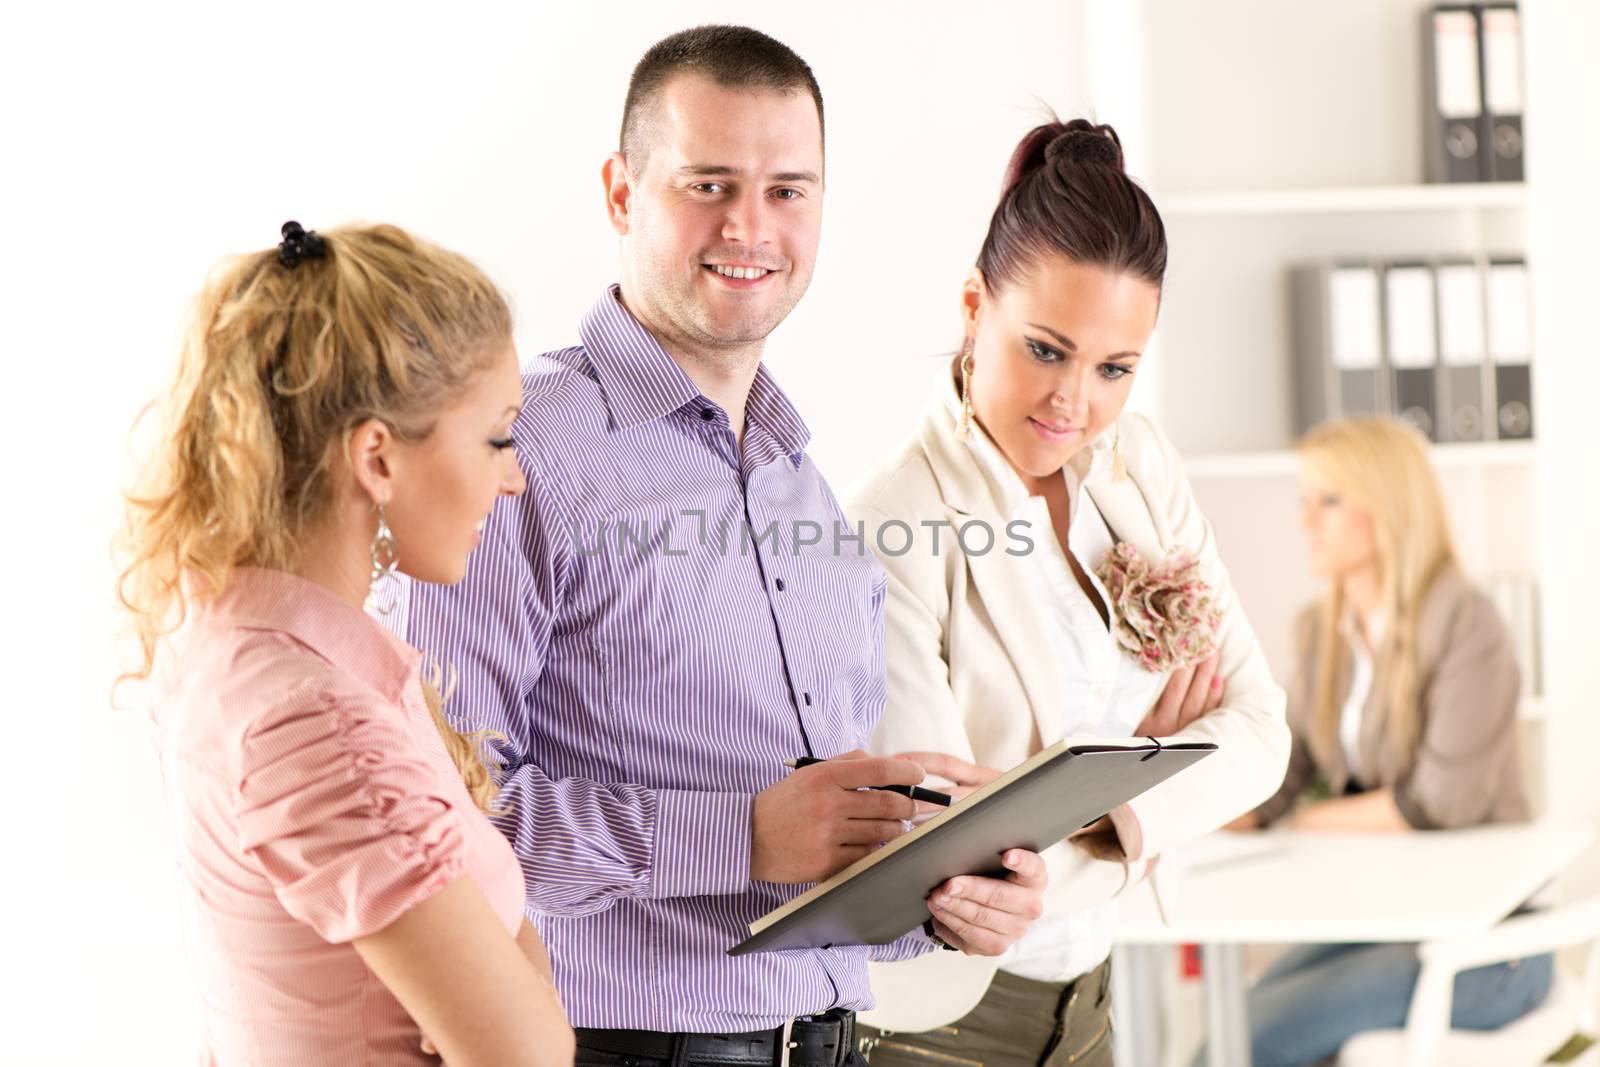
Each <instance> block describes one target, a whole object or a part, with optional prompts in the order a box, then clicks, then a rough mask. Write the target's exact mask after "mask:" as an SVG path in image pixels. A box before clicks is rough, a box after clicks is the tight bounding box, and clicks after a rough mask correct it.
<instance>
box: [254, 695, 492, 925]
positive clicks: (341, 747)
mask: <svg viewBox="0 0 1600 1067" xmlns="http://www.w3.org/2000/svg"><path fill="white" fill-rule="evenodd" d="M240 756H241V763H240V773H239V785H238V791H237V796H236V798H235V803H236V820H237V821H236V825H237V827H238V830H239V835H240V846H241V847H242V849H243V850H244V853H245V855H246V856H248V857H250V858H252V859H253V860H254V861H255V862H256V863H257V864H258V865H259V866H260V869H261V871H262V873H263V874H264V875H265V877H266V879H267V880H268V882H269V883H270V884H271V886H272V888H273V891H274V892H275V893H276V894H277V897H278V900H279V901H280V902H281V903H282V905H283V907H284V909H285V910H287V911H288V912H289V914H290V915H292V916H294V917H295V918H296V919H298V920H300V921H301V922H303V923H306V924H307V925H308V926H310V927H311V928H312V929H313V930H315V931H316V932H317V934H318V935H320V936H321V937H322V938H324V939H325V940H327V941H329V942H333V943H339V942H346V941H350V940H353V939H355V938H359V937H365V936H367V935H369V934H373V933H376V932H377V931H379V930H382V929H383V928H384V927H386V926H388V925H389V924H390V923H392V922H394V921H395V920H396V919H398V918H399V917H400V916H401V915H403V914H405V913H406V911H408V910H409V909H410V908H412V907H414V906H416V905H417V904H419V903H421V902H422V901H423V900H426V899H427V898H428V897H429V896H431V895H432V894H434V893H436V892H438V891H439V890H440V889H442V888H444V886H445V885H447V884H449V882H450V881H451V880H453V879H454V878H455V877H457V876H458V875H459V874H461V873H463V872H464V870H465V868H466V842H465V839H464V837H463V833H462V828H461V826H460V824H459V821H458V815H457V812H456V810H455V806H454V805H453V804H452V803H451V801H450V799H449V798H448V797H447V796H446V795H444V792H443V790H442V789H441V788H440V785H441V783H440V782H439V780H438V778H437V777H436V775H435V774H434V773H433V771H432V769H431V768H430V767H429V766H428V764H427V763H426V761H425V758H424V755H423V753H422V752H421V751H420V750H419V749H418V746H417V745H416V743H415V741H414V740H413V738H412V737H411V736H410V734H409V732H408V727H407V724H406V721H405V717H404V715H403V713H402V712H401V709H400V708H398V707H390V706H385V705H383V704H381V703H380V702H377V701H376V700H374V699H364V698H363V697H360V696H355V695H351V694H344V693H339V692H333V691H329V689H328V687H327V686H324V685H317V684H314V683H307V684H305V685H302V686H300V687H298V688H297V689H296V690H294V691H292V692H291V693H290V694H289V695H288V696H287V697H285V699H283V700H282V701H281V702H279V703H278V704H277V705H275V706H274V707H273V708H272V709H271V710H270V711H268V712H267V713H265V714H263V715H262V716H260V717H258V718H257V719H256V721H255V722H254V723H252V725H251V727H250V728H249V730H247V731H246V733H245V735H244V739H243V743H242V745H241V750H240Z"/></svg>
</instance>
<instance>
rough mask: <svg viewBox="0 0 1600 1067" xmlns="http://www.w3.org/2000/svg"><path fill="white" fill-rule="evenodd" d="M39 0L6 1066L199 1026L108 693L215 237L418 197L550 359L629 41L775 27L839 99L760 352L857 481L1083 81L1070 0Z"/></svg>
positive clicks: (25, 16)
mask: <svg viewBox="0 0 1600 1067" xmlns="http://www.w3.org/2000/svg"><path fill="white" fill-rule="evenodd" d="M19 6H20V5H10V6H8V11H7V14H5V15H4V16H0V19H3V20H4V23H5V24H4V25H0V92H3V94H4V99H5V101H6V105H5V110H4V114H3V116H0V123H3V124H4V125H3V127H0V136H3V140H0V144H3V145H4V146H5V148H4V151H5V156H6V162H5V164H4V165H3V166H0V184H3V186H4V189H5V193H6V195H5V199H4V203H5V204H6V209H7V215H6V219H5V223H4V226H3V228H0V281H3V282H4V283H5V284H4V289H3V291H4V292H5V294H6V298H5V305H4V307H5V311H4V322H5V324H6V326H7V327H8V328H7V330H6V332H5V340H6V344H5V349H6V357H7V358H6V359H5V363H4V366H5V383H6V386H7V387H8V388H7V389H6V390H5V393H4V394H3V397H4V400H3V403H4V405H5V417H4V419H0V434H3V439H0V447H3V450H4V451H3V455H4V456H5V460H4V462H5V483H4V484H5V488H6V490H7V494H6V519H7V521H6V522H5V524H4V530H5V533H4V535H3V536H4V537H5V545H6V549H7V557H8V558H9V559H10V561H11V562H12V572H11V574H9V575H8V579H9V580H8V581H7V582H6V587H7V591H8V592H10V594H11V595H10V598H9V599H11V600H12V601H13V604H14V605H15V606H14V607H13V608H12V610H10V611H8V612H6V613H5V615H6V621H5V623H4V624H3V625H4V626H5V628H6V629H5V635H4V636H5V638H6V644H5V647H6V648H7V649H8V650H9V651H10V652H11V653H12V663H11V670H10V677H11V679H12V680H13V681H12V684H11V685H10V686H8V690H9V695H10V696H11V700H10V701H9V702H8V703H9V704H10V707H9V709H8V710H9V722H10V723H11V725H12V730H11V738H12V743H11V744H10V745H8V746H6V748H7V766H6V773H5V774H4V776H3V778H0V781H4V783H5V786H4V788H5V791H6V800H7V802H8V803H7V811H8V814H9V815H10V820H9V822H10V825H9V827H8V829H9V833H8V834H7V841H6V847H7V850H8V862H7V863H6V871H7V877H6V883H7V887H6V889H5V890H4V892H5V893H6V903H7V905H8V907H7V909H6V911H7V916H6V922H5V925H6V929H7V940H6V951H5V955H6V968H7V972H8V973H7V982H6V986H7V988H6V989H5V991H4V994H3V995H4V998H5V1000H6V1007H7V1009H8V1010H7V1012H6V1016H7V1017H8V1019H10V1020H11V1021H10V1023H9V1024H8V1026H7V1032H6V1033H5V1035H4V1038H3V1042H4V1052H3V1053H0V1059H4V1060H6V1061H7V1062H19V1063H30V1064H39V1063H87V1062H113V1061H115V1062H118V1063H129V1064H133V1063H162V1064H167V1063H174V1062H183V1061H185V1060H187V1059H188V1058H189V1054H190V1052H191V1051H192V1049H193V1048H194V1045H195V1029H194V1016H193V1008H192V1004H193V1000H192V993H191V990H190V986H189V984H188V980H187V976H186V973H185V970H184V966H183V963H182V958H181V949H180V946H179V944H178V938H179V934H178V926H177V917H176V907H175V903H174V895H173V893H172V891H171V885H170V871H171V861H170V858H169V856H168V854H167V852H166V849H167V835H166V831H165V828H164V826H163V825H162V822H161V819H162V814H161V808H160V800H159V796H158V794H157V781H156V775H155V770H154V767H153V762H152V755H151V752H150V748H149V744H148V740H147V737H146V734H145V731H144V726H143V723H142V721H141V719H140V717H139V716H138V715H137V714H136V713H132V712H120V713H113V712H111V711H109V710H108V709H107V707H106V700H105V697H106V693H107V687H108V683H109V679H110V677H111V674H112V665H111V654H110V651H109V648H110V644H109V638H108V634H109V632H110V630H111V628H112V626H113V624H114V622H115V616H114V612H113V611H112V609H111V604H110V600H109V594H108V590H109V586H110V574H111V572H110V566H109V563H108V559H107V549H106V546H107V542H108V540H109V537H110V533H111V529H112V526H113V523H114V520H115V515H116V490H117V487H118V485H119V484H120V482H121V480H122V478H123V476H124V474H125V471H126V454H127V449H126V434H127V428H128V425H129V422H130V420H131V418H132V417H133V414H134V412H135V410H136V409H137V407H138V406H139V404H140V402H141V401H142V400H144V399H145V398H148V397H149V396H150V395H151V394H152V393H153V391H154V390H155V389H157V388H158V387H159V384H160V382H161V380H162V376H163V374H164V372H165V370H166V368H167V366H168V365H169V360H170V358H171V355H172V352H173V347H174V341H175V338H176V334H177V329H178V324H179V322H180V319H181V314H182V310H183V304H184V301H185V300H186V299H187V297H188V296H189V294H191V293H192V292H193V291H194V290H195V289H196V288H197V287H198V285H199V283H200V281H201V279H202V277H203V274H204V272H205V270H206V268H207V267H208V266H209V264H210V263H211V262H212V261H213V260H214V259H215V258H216V257H217V256H218V255H220V254H223V253H226V252H231V251H243V250H248V249H254V248H260V247H264V246H266V245H269V244H271V243H274V241H275V239H276V231H277V227H278V225H279V224H280V223H281V222H282V221H283V220H284V219H286V218H291V217H293V218H297V219H299V220H300V221H301V222H303V223H304V224H306V225H307V226H310V227H317V226H328V225H332V224H334V223H338V222H342V221H346V220H352V219H365V220H385V221H393V222H398V223H401V224H404V225H406V226H408V227H411V228H413V229H415V230H417V231H418V232H420V233H422V234H423V235H425V236H428V237H431V238H433V239H435V240H437V241H439V242H441V243H443V244H446V245H449V246H451V247H455V248H458V249H460V250H462V251H464V252H466V253H468V254H469V255H472V256H474V257H475V258H477V259H478V260H479V261H480V262H481V263H483V264H484V265H485V266H486V267H487V268H488V269H489V270H490V272H491V273H492V274H493V275H494V276H495V277H496V278H497V279H498V280H499V281H500V282H501V284H502V285H503V286H504V287H505V288H506V289H507V290H508V291H509V292H510V293H511V294H512V295H513V297H514V298H515V301H516V305H517V309H518V313H519V330H518V338H519V342H520V344H521V347H522V349H523V351H524V352H525V353H526V352H532V351H537V350H540V349H542V348H547V347H553V346H557V345H564V344H567V343H570V342H571V341H573V340H574V339H575V337H576V323H577V319H578V316H579V315H580V314H581V313H582V312H583V311H584V310H585V309H586V308H587V306H588V304H589V303H590V301H591V300H592V299H593V298H594V297H595V296H596V295H597V293H598V292H599V290H600V288H601V287H602V286H603V285H604V284H605V283H607V282H608V281H610V280H611V279H612V277H613V274H614V266H613V265H614V262H615V244H614V240H615V239H614V237H613V236H612V234H611V232H610V230H609V229H608V228H607V226H606V222H605V219H604V216H603V213H602V210H601V195H600V185H599V179H598V173H599V166H600V162H601V160H602V159H603V158H604V155H605V153H606V152H607V151H608V150H609V149H610V148H611V147H612V145H613V138H614V137H615V130H616V126H617V122H618V119H619V114H620V109H621V102H622V96H623V92H624V88H625V83H626V78H627V74H628V71H629V69H630V68H631V65H632V63H633V62H634V61H635V59H636V58H637V57H638V55H639V53H640V52H641V51H642V50H643V49H644V48H645V47H647V46H648V45H649V44H650V43H651V42H652V41H654V40H655V39H657V38H658V37H660V36H662V35H664V34H665V33H668V32H671V31H672V30H675V29H679V28H682V27H684V26H687V25H691V24H695V23H698V22H703V21H729V20H736V21H750V22H752V23H753V24H754V25H757V26H758V27H760V28H762V29H765V30H767V31H769V32H771V33H773V34H775V35H776V36H778V37H779V38H781V39H783V40H786V41H787V42H789V43H790V44H791V45H793V46H794V47H795V48H796V49H797V50H798V51H799V52H800V53H801V54H802V55H804V56H806V57H807V58H808V59H809V60H810V62H811V63H812V64H813V66H814V67H815V68H816V71H817V73H818V76H819V78H820V80H821V82H822V86H823V91H824V93H825V95H826V99H827V104H828V108H829V114H828V127H829V143H828V164H829V170H828V192H827V212H826V215H827V217H826V223H825V228H824V240H823V245H822V254H821V261H820V263H819V265H818V270H817V274H816V280H815V282H814V283H813V285H812V288H811V292H810V294H809V295H808V296H807V298H806V299H805V301H803V302H802V304H801V305H800V308H799V310H798V311H797V312H796V313H795V315H794V316H793V317H792V319H791V320H790V322H789V323H787V324H786V325H785V326H784V327H783V328H782V329H781V330H780V331H779V332H778V333H777V334H776V335H775V336H774V337H773V340H772V344H771V347H770V350H769V351H770V361H771V364H772V366H773V367H774V368H775V370H776V372H777V373H778V375H779V377H780V380H781V381H782V382H783V383H784V384H785V385H786V386H787V387H788V388H789V389H790V390H791V392H792V393H793V394H794V396H795V397H796V398H797V401H798V403H799V405H800V408H801V410H802V411H803V412H804V413H805V414H806V416H807V417H808V419H809V421H810V423H811V426H812V429H813V431H814V434H815V443H814V447H813V454H814V455H815V456H816V457H817V459H818V462H819V463H820V464H821V465H822V467H823V469H824V470H825V471H826V472H827V473H829V475H830V476H831V477H832V478H833V480H834V481H835V483H836V484H841V485H842V484H844V483H848V482H849V481H850V480H851V479H852V478H853V477H855V476H856V474H857V473H858V472H859V470H860V467H859V464H860V463H861V462H862V461H864V460H870V459H872V458H876V457H877V456H880V455H882V454H883V453H884V452H885V451H886V450H887V449H888V448H889V447H890V446H891V445H892V444H893V443H894V442H895V441H897V440H898V439H899V438H900V437H901V436H902V435H903V434H904V433H906V432H908V431H909V428H910V425H911V423H912V419H913V417H914V414H915V412H916V411H917V410H918V409H919V408H920V405H921V403H922V401H923V398H924V396H925V394H926V391H927V387H928V381H929V378H930V375H931V374H932V373H933V368H934V360H933V359H932V356H933V354H934V353H937V352H940V351H948V350H949V349H950V348H952V347H953V346H954V344H955V343H956V340H957V338H958V333H957V320H956V295H957V290H958V287H959V285H960V283H961V280H962V276H963V274H964V272H965V270H966V269H967V267H968V266H969V265H970V263H971V261H972V259H973V257H974V256H975V255H976V253H977V246H978V242H979V239H980V237H981V234H982V231H983V227H984V224H985V222H986V220H987V216H988V212H989V210H990V208H991V207H992V205H993V202H994V199H995V197H996V195H997V194H998V191H999V180H1000V176H1001V172H1002V168H1003V166H1004V163H1005V161H1006V158H1007V155H1008V152H1009V150H1010V148H1011V146H1012V145H1013V143H1014V142H1015V140H1016V138H1017V136H1018V135H1019V134H1020V133H1021V132H1022V131H1023V130H1024V129H1025V128H1027V127H1028V126H1029V125H1031V124H1033V122H1034V121H1035V120H1036V118H1037V117H1038V115H1039V111H1038V108H1039V101H1045V102H1048V103H1049V104H1051V105H1053V106H1055V107H1056V108H1058V109H1060V110H1061V111H1062V112H1063V113H1064V114H1066V113H1071V112H1074V111H1076V110H1079V109H1081V108H1084V107H1087V106H1089V105H1090V104H1092V103H1093V101H1091V100H1090V99H1088V91H1087V90H1086V89H1085V87H1084V80H1085V79H1084V77H1083V74H1082V72H1083V70H1084V69H1085V66H1084V64H1083V62H1081V60H1080V55H1079V47H1078V46H1079V41H1080V39H1081V35H1080V34H1079V32H1078V26H1079V24H1080V20H1081V19H1082V18H1083V15H1082V6H1081V5H1080V4H1078V3H1073V2H1046V0H1020V2H1012V3H1007V4H1002V5H989V6H988V7H987V8H985V9H984V11H983V13H982V15H981V17H980V16H979V15H978V14H977V10H976V9H975V8H974V7H972V5H970V4H957V3H953V2H943V0H941V2H936V3H935V2H928V0H922V2H895V3H870V4H869V3H836V2H828V3H813V4H806V5H787V6H776V7H760V8H754V7H750V6H747V5H732V4H720V5H719V4H710V3H703V4H694V3H685V2H672V3H662V2H657V3H649V4H646V3H637V4H610V5H596V6H593V7H588V6H583V7H580V6H578V5H533V4H511V3H506V4H504V5H490V4H471V3H457V4H452V5H448V6H446V5H437V4H434V5H421V4H399V3H391V4H383V5H379V4H338V5H333V4H310V3H300V2H294V3H273V4H254V5H248V6H246V5H232V4H217V3H212V4H192V5H175V4H163V5H149V4H139V5H114V4H109V3H105V4H100V5H78V6H69V5H30V8H31V10H29V11H27V12H25V13H19V12H17V11H16V10H14V9H15V8H17V7H19ZM1098 10H1099V11H1100V14H1099V16H1098V17H1099V20H1100V22H1101V24H1102V25H1113V24H1114V23H1115V19H1114V18H1113V19H1111V20H1110V21H1109V22H1108V20H1107V17H1106V13H1105V8H1104V5H1103V4H1102V5H1098ZM1114 75H1115V71H1110V72H1109V73H1108V75H1107V76H1110V77H1114ZM1120 91H1121V93H1122V95H1123V96H1124V97H1125V96H1127V95H1128V88H1127V86H1122V87H1121V90H1120ZM1134 95H1135V96H1136V95H1137V94H1134ZM1102 117H1103V118H1105V119H1107V120H1110V121H1113V122H1116V121H1118V115H1117V114H1115V113H1111V112H1104V113H1103V114H1102ZM1135 158H1136V159H1137V156H1136V157H1135ZM18 592H20V598H19V597H18ZM19 944H20V950H19V948H18V945H19Z"/></svg>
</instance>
